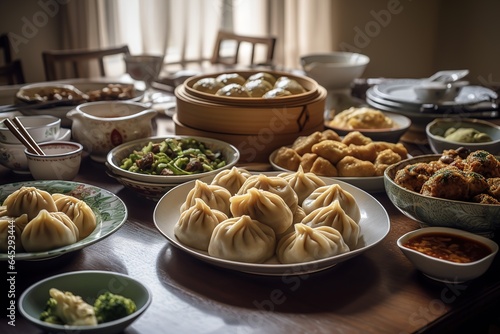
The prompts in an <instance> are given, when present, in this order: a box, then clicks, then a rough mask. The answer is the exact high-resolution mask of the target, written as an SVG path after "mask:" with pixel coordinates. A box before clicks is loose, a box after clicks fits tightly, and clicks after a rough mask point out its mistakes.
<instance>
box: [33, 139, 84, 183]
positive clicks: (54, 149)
mask: <svg viewBox="0 0 500 334" xmlns="http://www.w3.org/2000/svg"><path fill="white" fill-rule="evenodd" d="M38 146H40V148H41V149H42V151H43V152H44V153H45V155H38V154H35V153H31V152H29V151H28V149H25V150H24V153H25V154H26V158H27V159H28V168H29V170H30V172H31V175H32V176H33V178H34V179H35V180H67V181H69V180H72V179H74V178H75V176H76V175H77V174H78V171H79V170H80V164H81V161H82V151H83V146H82V145H81V144H79V143H75V142H71V141H51V142H47V143H41V144H39V145H38Z"/></svg>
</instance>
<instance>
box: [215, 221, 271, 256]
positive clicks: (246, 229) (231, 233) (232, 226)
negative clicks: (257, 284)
mask: <svg viewBox="0 0 500 334" xmlns="http://www.w3.org/2000/svg"><path fill="white" fill-rule="evenodd" d="M275 246H276V236H275V234H274V231H273V229H272V228H270V227H269V226H267V225H265V224H262V223H259V222H258V221H256V220H254V219H252V218H250V217H249V216H241V217H233V218H229V219H227V220H225V221H223V222H222V223H220V224H219V225H217V226H216V227H215V229H214V231H213V233H212V237H211V239H210V244H209V245H208V254H209V255H211V256H214V257H217V258H220V259H225V260H231V261H240V262H249V263H263V262H265V261H266V260H268V259H269V258H271V257H272V256H273V255H274V250H275Z"/></svg>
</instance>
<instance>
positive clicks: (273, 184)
mask: <svg viewBox="0 0 500 334" xmlns="http://www.w3.org/2000/svg"><path fill="white" fill-rule="evenodd" d="M250 188H257V189H261V190H266V191H269V192H272V193H273V194H276V195H278V196H280V197H281V198H283V200H284V201H285V203H286V204H287V205H288V207H289V208H290V210H291V211H292V213H295V211H296V210H297V206H298V201H299V200H298V197H297V194H296V193H295V191H294V190H293V189H292V187H291V186H290V185H289V184H288V182H287V181H286V180H285V179H284V178H282V177H278V176H267V175H264V174H258V175H252V176H250V177H249V178H248V179H247V180H246V181H245V183H243V185H242V186H241V188H240V190H239V191H238V195H241V194H244V193H246V192H247V190H248V189H250Z"/></svg>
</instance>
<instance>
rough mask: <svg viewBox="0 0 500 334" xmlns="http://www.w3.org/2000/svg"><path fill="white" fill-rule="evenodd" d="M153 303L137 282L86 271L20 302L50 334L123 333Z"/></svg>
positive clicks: (33, 290)
mask: <svg viewBox="0 0 500 334" xmlns="http://www.w3.org/2000/svg"><path fill="white" fill-rule="evenodd" d="M111 282H114V283H113V284H111ZM151 300H152V294H151V291H149V289H148V288H147V287H146V286H144V284H142V283H141V282H140V281H139V280H137V279H135V278H132V277H130V276H128V275H124V274H120V273H115V272H110V271H99V270H85V271H74V272H68V273H64V274H59V275H56V276H52V277H49V278H46V279H44V280H41V281H39V282H37V283H35V284H33V285H32V286H30V287H29V288H28V289H27V290H25V291H24V292H23V294H22V295H21V297H20V298H19V310H20V312H21V314H22V315H23V316H24V317H25V318H26V319H27V320H28V321H30V322H31V323H32V324H33V325H35V326H37V327H38V328H41V329H42V330H44V331H47V332H49V333H93V334H97V333H106V334H112V333H121V332H122V331H123V330H124V329H125V328H127V327H128V326H130V325H131V324H132V323H133V322H134V321H135V320H137V318H139V316H141V315H142V314H143V313H144V312H145V311H146V309H147V308H148V307H149V305H150V304H151Z"/></svg>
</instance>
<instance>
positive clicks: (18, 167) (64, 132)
mask: <svg viewBox="0 0 500 334" xmlns="http://www.w3.org/2000/svg"><path fill="white" fill-rule="evenodd" d="M56 139H57V140H64V141H67V140H70V139H71V130H70V129H65V128H61V131H60V132H59V136H58V137H57V138H56ZM25 148H26V147H24V145H23V144H6V143H3V142H0V163H1V164H2V165H3V166H5V167H7V168H9V169H11V170H12V171H14V173H18V174H29V173H30V171H29V168H28V159H27V158H26V154H24V149H25Z"/></svg>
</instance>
